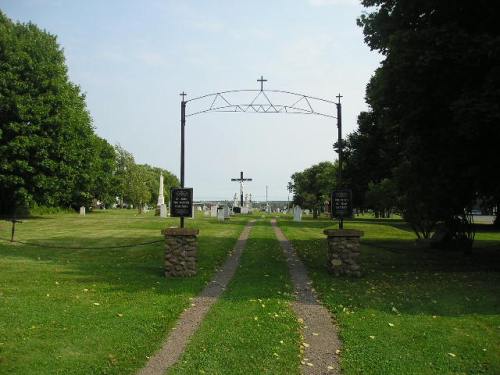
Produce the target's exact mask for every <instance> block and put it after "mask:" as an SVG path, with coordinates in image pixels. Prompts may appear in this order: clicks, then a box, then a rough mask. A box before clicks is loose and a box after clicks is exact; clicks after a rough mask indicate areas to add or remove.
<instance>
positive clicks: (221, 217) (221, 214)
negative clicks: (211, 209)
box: [217, 208, 224, 221]
mask: <svg viewBox="0 0 500 375" xmlns="http://www.w3.org/2000/svg"><path fill="white" fill-rule="evenodd" d="M217 220H219V221H224V210H223V209H222V208H220V209H218V210H217Z"/></svg>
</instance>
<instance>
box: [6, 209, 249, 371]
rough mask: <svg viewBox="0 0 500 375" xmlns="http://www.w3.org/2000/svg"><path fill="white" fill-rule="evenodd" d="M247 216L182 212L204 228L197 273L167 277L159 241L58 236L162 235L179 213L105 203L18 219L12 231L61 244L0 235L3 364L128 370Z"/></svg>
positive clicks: (207, 274) (206, 275) (138, 363)
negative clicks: (221, 218) (164, 215)
mask: <svg viewBox="0 0 500 375" xmlns="http://www.w3.org/2000/svg"><path fill="white" fill-rule="evenodd" d="M246 220H247V219H246V218H236V219H235V218H233V219H231V221H230V223H218V222H217V221H216V220H215V219H208V218H201V217H200V218H198V219H196V220H195V221H193V220H186V223H187V226H195V227H197V228H199V229H200V236H199V246H200V247H199V273H198V275H197V276H196V277H192V278H184V279H176V280H172V279H168V280H166V279H165V278H164V277H163V257H164V246H163V244H162V243H156V244H152V245H147V246H136V247H130V248H120V249H95V250H74V249H65V248H64V246H71V247H78V246H85V247H93V246H99V247H103V246H113V245H122V244H130V243H140V242H148V241H154V240H161V239H162V237H161V235H160V230H161V229H163V228H165V227H167V226H173V225H177V224H178V220H175V219H161V218H159V217H154V216H153V215H152V214H151V213H149V214H145V215H136V212H135V211H133V210H109V211H105V212H102V211H99V212H95V213H92V214H88V215H87V216H85V217H82V216H79V215H77V214H58V215H46V216H41V217H38V218H33V219H29V220H26V221H25V222H23V223H22V224H18V225H17V231H16V239H18V240H23V241H29V242H36V243H44V244H51V245H54V246H58V247H63V248H50V247H49V248H42V247H34V246H26V245H19V244H10V243H8V242H4V241H0V270H1V272H0V373H1V374H23V375H24V374H85V375H88V374H131V373H134V372H135V371H136V370H137V369H138V368H140V367H142V366H143V365H144V364H145V362H146V360H147V357H146V356H147V355H151V354H152V353H153V352H155V351H156V350H157V349H158V348H159V347H160V344H161V342H162V341H163V339H164V338H165V336H166V334H167V332H168V330H169V328H170V327H172V325H173V324H174V322H175V320H176V319H177V317H178V316H179V314H180V313H181V312H182V310H183V309H184V308H185V307H186V306H187V305H188V304H189V299H190V298H191V297H193V296H195V295H196V294H198V293H199V292H200V291H201V289H202V288H203V287H204V285H205V283H206V282H207V281H208V280H209V279H210V278H211V276H212V275H213V273H214V269H215V267H216V266H218V265H220V264H221V263H222V262H223V261H224V259H225V257H226V255H227V253H228V251H229V250H231V249H232V247H233V246H234V244H235V242H236V238H237V237H238V235H239V233H240V232H241V230H242V229H243V225H244V224H245V222H246ZM0 237H2V238H10V223H8V222H5V221H4V222H0Z"/></svg>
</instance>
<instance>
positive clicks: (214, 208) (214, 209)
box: [210, 206, 217, 217]
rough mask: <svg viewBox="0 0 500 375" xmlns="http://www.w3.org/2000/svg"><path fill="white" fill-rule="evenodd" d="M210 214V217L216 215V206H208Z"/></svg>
mask: <svg viewBox="0 0 500 375" xmlns="http://www.w3.org/2000/svg"><path fill="white" fill-rule="evenodd" d="M210 216H211V217H216V216H217V206H212V207H210Z"/></svg>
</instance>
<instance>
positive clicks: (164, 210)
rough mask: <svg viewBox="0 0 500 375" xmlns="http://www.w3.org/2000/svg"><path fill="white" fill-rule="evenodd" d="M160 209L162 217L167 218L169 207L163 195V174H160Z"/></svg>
mask: <svg viewBox="0 0 500 375" xmlns="http://www.w3.org/2000/svg"><path fill="white" fill-rule="evenodd" d="M158 208H159V209H160V217H167V206H166V204H165V197H164V195H163V174H162V173H160V189H159V190H158Z"/></svg>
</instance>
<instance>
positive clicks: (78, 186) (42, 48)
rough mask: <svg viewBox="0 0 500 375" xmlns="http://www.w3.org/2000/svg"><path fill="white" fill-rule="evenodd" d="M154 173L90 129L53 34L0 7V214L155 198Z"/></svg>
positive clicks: (168, 182)
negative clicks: (15, 18)
mask: <svg viewBox="0 0 500 375" xmlns="http://www.w3.org/2000/svg"><path fill="white" fill-rule="evenodd" d="M160 173H163V175H164V177H165V186H166V190H167V191H168V187H170V186H176V185H178V180H177V178H176V177H175V176H174V175H173V174H171V173H170V172H168V171H166V170H161V169H160V168H154V167H151V166H148V165H140V164H136V163H135V161H134V158H133V156H132V155H131V154H130V153H128V152H127V151H126V150H124V149H123V148H122V147H120V146H116V147H113V146H112V145H110V144H109V143H108V142H107V141H106V140H105V139H103V138H101V137H99V136H98V135H96V134H95V132H94V127H93V125H92V118H91V116H90V114H89V112H88V110H87V107H86V103H85V95H84V94H83V93H82V92H81V89H80V87H78V86H77V85H75V84H73V83H71V82H70V80H69V78H68V69H67V67H66V63H65V58H64V53H63V50H62V49H61V47H60V46H59V45H58V43H57V40H56V37H55V36H54V35H51V34H49V33H48V32H46V31H42V30H40V29H39V28H38V27H37V26H36V25H34V24H32V23H27V24H23V23H14V22H12V21H11V20H10V19H9V18H7V17H6V16H5V15H4V14H3V13H2V12H1V11H0V214H12V213H14V211H16V210H17V211H18V212H26V211H28V210H29V209H30V208H33V207H36V206H47V207H64V208H67V207H72V208H77V207H80V206H87V207H89V206H91V205H92V204H93V203H95V202H96V201H99V202H101V203H102V204H104V205H110V204H113V203H116V198H117V197H119V201H120V203H122V204H123V203H128V204H133V205H134V206H136V207H139V208H140V207H142V206H143V205H145V204H151V203H153V204H154V203H155V200H156V199H157V195H158V184H159V182H158V180H159V175H160Z"/></svg>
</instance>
